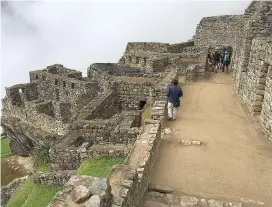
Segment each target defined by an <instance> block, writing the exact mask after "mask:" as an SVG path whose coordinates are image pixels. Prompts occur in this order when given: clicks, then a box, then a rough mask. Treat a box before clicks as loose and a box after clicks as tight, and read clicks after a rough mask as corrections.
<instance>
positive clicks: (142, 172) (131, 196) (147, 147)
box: [108, 101, 167, 207]
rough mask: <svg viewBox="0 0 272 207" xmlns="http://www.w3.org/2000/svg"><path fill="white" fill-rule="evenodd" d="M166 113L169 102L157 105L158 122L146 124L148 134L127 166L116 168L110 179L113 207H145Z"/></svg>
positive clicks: (140, 139)
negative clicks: (143, 203)
mask: <svg viewBox="0 0 272 207" xmlns="http://www.w3.org/2000/svg"><path fill="white" fill-rule="evenodd" d="M166 113H167V111H166V102H165V101H157V102H155V103H154V105H153V108H152V115H151V116H152V118H153V119H154V120H146V121H145V129H144V132H143V133H142V134H141V135H140V137H139V138H138V139H137V141H136V142H135V144H134V147H133V149H132V151H131V154H130V155H129V158H128V160H127V162H126V165H116V166H115V167H114V168H113V169H112V171H111V172H110V174H109V176H108V179H109V182H110V184H111V186H112V193H113V206H116V207H117V206H122V207H136V206H142V202H143V197H144V195H145V192H146V191H147V189H148V185H149V183H150V179H151V175H152V170H153V166H154V164H155V162H156V158H157V152H158V149H159V144H160V139H161V131H162V125H163V122H164V120H165V117H167V114H166Z"/></svg>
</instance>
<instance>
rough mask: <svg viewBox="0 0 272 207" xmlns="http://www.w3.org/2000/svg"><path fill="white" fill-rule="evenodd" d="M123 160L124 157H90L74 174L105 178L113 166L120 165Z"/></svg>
mask: <svg viewBox="0 0 272 207" xmlns="http://www.w3.org/2000/svg"><path fill="white" fill-rule="evenodd" d="M124 160H125V157H91V158H88V159H86V160H85V161H83V162H82V163H81V165H80V167H79V168H78V170H77V173H76V174H77V175H88V176H94V177H106V176H107V175H108V173H109V172H110V171H111V167H112V166H113V165H116V164H121V163H123V162H124Z"/></svg>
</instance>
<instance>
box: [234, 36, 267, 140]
mask: <svg viewBox="0 0 272 207" xmlns="http://www.w3.org/2000/svg"><path fill="white" fill-rule="evenodd" d="M271 51H272V39H271V38H270V39H268V38H256V39H253V41H252V46H251V52H250V57H249V62H248V66H247V71H246V72H244V73H243V79H242V80H240V81H242V82H243V83H242V84H241V83H240V88H239V95H240V96H241V98H242V100H243V102H244V103H245V104H246V106H247V107H248V109H249V112H250V113H251V114H252V115H261V116H260V119H261V125H262V131H263V132H264V134H265V136H266V137H267V139H269V140H270V141H272V139H271V137H272V136H271V134H272V131H271V122H272V110H271V109H272V91H271V72H272V58H271V57H272V52H271Z"/></svg>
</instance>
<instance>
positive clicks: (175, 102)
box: [166, 80, 183, 120]
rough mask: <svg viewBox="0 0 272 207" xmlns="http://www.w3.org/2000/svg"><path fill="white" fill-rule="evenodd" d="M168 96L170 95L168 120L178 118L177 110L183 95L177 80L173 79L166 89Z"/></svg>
mask: <svg viewBox="0 0 272 207" xmlns="http://www.w3.org/2000/svg"><path fill="white" fill-rule="evenodd" d="M166 96H167V97H168V120H176V115H177V111H178V109H179V107H180V97H182V96H183V92H182V90H181V88H180V87H179V86H178V81H177V80H173V81H172V84H171V85H170V86H169V87H168V88H167V89H166Z"/></svg>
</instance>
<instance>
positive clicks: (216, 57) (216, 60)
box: [213, 47, 220, 73]
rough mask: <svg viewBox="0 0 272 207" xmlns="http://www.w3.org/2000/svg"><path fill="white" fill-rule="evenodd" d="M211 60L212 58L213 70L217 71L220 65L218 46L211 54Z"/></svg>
mask: <svg viewBox="0 0 272 207" xmlns="http://www.w3.org/2000/svg"><path fill="white" fill-rule="evenodd" d="M213 60H214V69H215V70H214V72H216V73H217V71H218V69H219V67H220V52H219V48H218V47H216V48H215V51H214V54H213Z"/></svg>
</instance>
